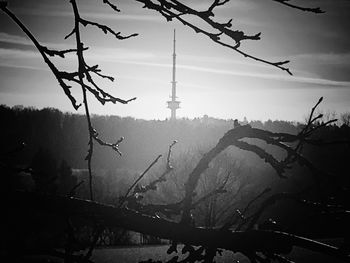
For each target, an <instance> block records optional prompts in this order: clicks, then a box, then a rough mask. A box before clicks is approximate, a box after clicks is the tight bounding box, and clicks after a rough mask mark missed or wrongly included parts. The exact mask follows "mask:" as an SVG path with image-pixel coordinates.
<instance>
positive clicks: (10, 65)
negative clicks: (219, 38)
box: [0, 0, 350, 120]
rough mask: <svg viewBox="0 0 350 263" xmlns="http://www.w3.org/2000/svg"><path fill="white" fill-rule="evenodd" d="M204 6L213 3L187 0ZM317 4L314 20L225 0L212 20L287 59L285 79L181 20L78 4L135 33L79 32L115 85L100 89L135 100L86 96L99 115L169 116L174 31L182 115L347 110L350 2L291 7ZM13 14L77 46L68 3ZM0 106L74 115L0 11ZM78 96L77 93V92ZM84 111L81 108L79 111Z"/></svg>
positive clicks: (252, 2)
mask: <svg viewBox="0 0 350 263" xmlns="http://www.w3.org/2000/svg"><path fill="white" fill-rule="evenodd" d="M186 2H188V3H189V4H190V5H191V6H193V7H194V8H198V9H201V10H205V9H206V8H207V7H208V6H209V5H210V3H211V2H212V1H199V0H195V1H186ZM293 2H295V3H298V4H301V5H308V6H320V7H321V8H322V9H323V10H324V11H326V13H325V14H320V15H315V14H311V13H304V12H302V11H298V10H293V9H290V8H286V7H283V6H282V5H280V4H278V3H275V2H273V1H269V0H264V1H262V0H231V1H230V2H229V3H228V4H226V5H225V6H223V7H220V8H218V9H217V19H218V20H219V21H227V20H228V19H229V18H233V19H234V20H233V27H235V28H237V29H241V30H244V31H246V32H247V33H250V34H253V33H257V32H262V40H260V41H250V42H243V43H242V50H244V51H247V52H248V53H251V54H253V55H255V56H258V57H261V58H264V59H267V60H271V61H280V60H286V59H288V60H291V63H290V69H291V71H292V72H293V74H294V76H289V75H288V74H287V73H285V72H282V71H281V70H278V69H276V68H273V67H270V66H268V65H264V64H261V63H259V62H256V61H253V60H249V59H246V58H243V57H241V56H240V55H239V54H237V53H235V52H233V51H232V50H229V49H227V48H225V47H222V46H218V45H217V44H215V43H213V42H211V41H210V40H209V39H208V38H206V37H205V36H203V35H199V34H195V33H194V32H193V31H192V30H191V29H189V28H186V27H184V26H183V25H182V24H180V23H178V22H166V21H165V19H164V18H163V17H162V16H161V15H159V14H158V13H155V12H152V11H148V10H145V9H143V8H142V5H141V4H139V3H137V2H136V1H131V0H121V1H115V3H116V4H117V5H118V7H119V8H120V9H121V12H120V13H114V12H113V11H111V10H109V9H108V8H107V7H106V6H105V5H103V4H102V1H96V0H81V1H78V4H79V7H80V11H81V14H82V16H83V17H84V18H87V19H90V20H94V21H98V22H100V23H104V24H107V25H109V26H110V27H111V28H113V29H115V30H116V31H121V32H122V33H123V34H125V35H128V34H131V33H135V32H137V33H139V36H137V37H135V38H131V39H128V40H123V41H118V40H116V39H115V38H114V37H113V36H109V35H104V34H103V33H102V32H100V31H99V30H97V29H94V28H86V29H85V28H84V29H83V41H84V43H85V45H87V46H89V47H90V49H89V50H88V51H87V52H86V60H87V62H88V63H90V65H94V64H99V65H100V68H101V69H102V70H103V71H104V73H106V74H110V75H112V76H114V77H115V78H116V80H115V82H114V83H111V82H108V81H101V82H99V83H100V84H101V87H104V88H105V89H106V90H107V91H109V92H111V93H112V94H113V95H115V96H116V97H120V98H123V99H129V98H132V97H137V100H136V101H133V102H131V103H129V104H128V105H118V104H117V105H114V104H110V105H105V106H102V105H100V104H99V103H98V102H97V101H95V100H94V98H93V97H91V98H90V99H89V100H90V105H91V111H92V112H93V113H97V114H108V115H120V116H133V117H136V118H144V119H165V118H168V117H169V115H170V111H169V109H167V108H166V101H167V100H168V99H169V95H170V93H171V83H170V81H171V67H172V34H173V29H174V28H175V29H176V34H177V46H176V49H177V81H178V85H177V95H178V97H179V100H180V101H181V105H180V106H181V108H180V109H179V110H178V111H177V114H178V116H179V117H189V118H194V117H201V116H203V115H204V114H207V115H209V116H212V117H217V118H224V119H229V118H238V119H242V118H243V117H244V116H246V117H247V118H248V119H261V120H266V119H284V120H303V119H304V117H305V116H306V115H307V113H308V112H309V110H310V108H311V107H312V106H313V105H314V104H315V102H317V100H318V98H319V97H320V96H324V98H325V101H324V103H323V106H322V108H323V110H324V111H336V112H340V113H341V112H345V111H350V103H349V101H350V36H349V28H350V27H349V26H350V15H349V14H350V2H349V1H346V0H332V1H330V0H319V1H314V0H310V1H293ZM9 9H11V10H12V11H13V12H14V13H15V14H16V15H17V16H18V17H19V18H20V19H21V20H22V21H23V22H24V23H25V24H26V25H27V27H28V28H29V29H30V30H31V32H32V33H33V34H34V35H35V36H36V37H37V38H38V40H39V41H40V42H41V43H42V44H43V45H46V46H48V47H55V48H62V49H67V48H73V47H74V46H72V45H74V43H73V41H72V40H70V39H68V40H64V36H65V35H66V34H67V33H69V32H70V31H71V29H72V25H73V19H72V11H71V6H70V4H69V1H68V0H67V1H54V0H27V1H23V0H22V1H21V0H10V1H9ZM54 61H56V62H57V65H60V68H61V69H62V70H70V69H74V67H75V66H76V58H75V57H74V56H73V55H72V56H68V57H67V59H66V60H64V61H62V60H61V59H55V60H54ZM0 78H1V83H0V104H6V105H9V106H13V105H24V106H35V107H37V108H42V107H55V108H58V109H60V110H63V111H74V109H73V107H72V106H71V104H70V102H69V100H68V99H67V98H66V97H65V95H64V93H63V91H62V89H61V88H60V86H59V85H58V83H57V80H56V79H55V77H54V75H53V74H52V73H51V72H50V71H49V69H48V67H47V66H46V64H45V63H44V62H43V60H42V58H41V57H40V55H39V53H38V52H37V51H36V50H35V48H34V47H33V45H32V44H31V42H30V41H29V39H28V38H27V37H26V36H25V35H24V34H23V32H22V31H21V30H19V28H18V27H17V26H16V25H15V24H14V23H13V22H12V21H11V20H10V19H9V18H8V17H7V16H6V15H5V14H3V13H0ZM73 93H74V94H75V96H76V98H77V99H78V100H81V94H80V92H79V89H78V88H76V90H73ZM79 112H82V111H79Z"/></svg>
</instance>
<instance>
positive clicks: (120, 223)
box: [1, 192, 350, 261]
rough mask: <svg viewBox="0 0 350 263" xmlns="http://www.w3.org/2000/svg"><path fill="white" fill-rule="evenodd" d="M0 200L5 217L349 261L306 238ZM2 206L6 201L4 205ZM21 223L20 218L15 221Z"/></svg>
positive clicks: (72, 204) (46, 200)
mask: <svg viewBox="0 0 350 263" xmlns="http://www.w3.org/2000/svg"><path fill="white" fill-rule="evenodd" d="M1 200H10V202H11V204H10V206H9V204H8V203H6V205H7V207H8V208H7V209H6V210H7V211H6V212H7V213H10V214H11V215H13V216H15V215H16V214H17V216H18V215H25V214H27V215H28V216H30V215H33V214H35V213H40V214H41V215H42V214H47V215H50V216H53V217H60V216H69V217H74V216H78V217H83V218H85V219H91V220H97V221H98V222H99V223H101V224H104V225H105V226H116V227H122V228H126V229H129V230H133V231H137V232H140V233H143V234H148V235H153V236H157V237H160V238H165V239H170V240H177V241H178V242H181V243H184V244H191V245H195V246H204V247H209V248H210V247H212V248H223V249H227V250H231V251H234V252H243V253H244V252H245V251H247V250H251V251H256V252H268V253H289V252H290V251H291V249H292V248H293V246H298V247H303V248H305V249H309V250H312V251H315V252H320V253H325V254H328V255H330V256H333V257H336V258H339V259H342V260H345V261H346V260H347V261H349V260H350V257H349V255H346V254H345V253H344V252H343V251H341V250H340V249H338V248H337V247H334V246H330V245H327V244H324V243H320V242H317V241H314V240H310V239H307V238H303V237H299V236H295V235H291V234H288V233H283V232H277V231H262V230H251V231H244V232H242V231H236V232H231V231H228V230H219V229H204V228H195V227H192V226H188V225H184V224H181V223H175V222H171V221H167V220H164V219H161V218H157V217H151V216H147V215H143V214H141V213H138V212H136V211H133V210H129V209H125V208H116V207H114V206H110V205H103V204H99V203H97V202H92V201H86V200H81V199H76V198H69V197H61V196H52V195H43V194H36V193H29V192H14V193H11V194H10V195H8V196H3V198H2V199H1ZM5 202H6V201H5ZM17 219H19V220H21V218H17Z"/></svg>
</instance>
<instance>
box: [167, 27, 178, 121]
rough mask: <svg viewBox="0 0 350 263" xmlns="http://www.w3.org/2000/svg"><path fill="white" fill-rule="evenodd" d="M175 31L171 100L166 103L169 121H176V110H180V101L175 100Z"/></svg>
mask: <svg viewBox="0 0 350 263" xmlns="http://www.w3.org/2000/svg"><path fill="white" fill-rule="evenodd" d="M175 48H176V31H175V29H174V45H173V78H172V81H171V96H170V98H171V100H170V101H168V102H167V103H168V108H169V109H170V111H171V116H170V119H171V120H176V110H177V109H178V108H180V101H177V100H176V98H177V97H176V49H175Z"/></svg>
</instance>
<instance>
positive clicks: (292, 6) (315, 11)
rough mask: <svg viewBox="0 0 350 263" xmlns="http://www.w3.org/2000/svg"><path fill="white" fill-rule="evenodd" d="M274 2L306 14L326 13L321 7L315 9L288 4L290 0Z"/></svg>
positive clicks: (276, 0)
mask: <svg viewBox="0 0 350 263" xmlns="http://www.w3.org/2000/svg"><path fill="white" fill-rule="evenodd" d="M272 1H275V2H277V3H280V4H282V5H285V6H288V7H291V8H294V9H298V10H301V11H305V12H311V13H315V14H322V13H324V11H322V10H321V8H319V7H314V8H312V7H311V8H310V7H301V6H298V5H293V4H290V3H288V2H289V1H290V0H272Z"/></svg>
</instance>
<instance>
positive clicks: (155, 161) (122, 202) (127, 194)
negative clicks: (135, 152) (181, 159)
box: [119, 154, 162, 207]
mask: <svg viewBox="0 0 350 263" xmlns="http://www.w3.org/2000/svg"><path fill="white" fill-rule="evenodd" d="M160 157H162V155H161V154H160V155H158V157H157V158H156V159H155V160H154V161H153V162H152V163H151V164H150V165H149V166H148V167H147V169H146V170H145V171H144V172H143V173H142V174H141V175H140V176H139V177H138V178H137V179H136V180H135V182H134V183H133V184H132V185H131V186H130V187H129V189H128V190H127V191H126V194H125V195H124V197H123V198H121V199H120V204H119V207H122V205H123V204H124V202H125V201H126V200H127V198H128V196H129V193H130V191H131V190H132V189H133V188H134V187H135V186H136V185H137V183H138V182H139V181H140V180H141V179H142V178H143V177H144V176H145V175H146V173H147V172H148V171H149V170H150V169H151V168H152V167H153V166H154V165H155V164H156V163H157V162H158V160H159V159H160Z"/></svg>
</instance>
